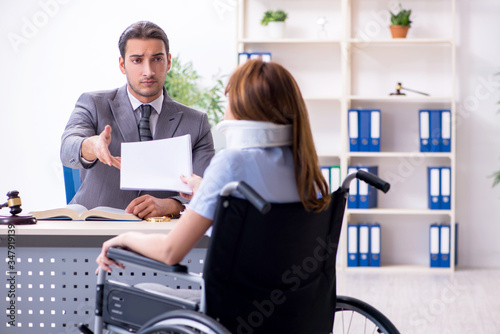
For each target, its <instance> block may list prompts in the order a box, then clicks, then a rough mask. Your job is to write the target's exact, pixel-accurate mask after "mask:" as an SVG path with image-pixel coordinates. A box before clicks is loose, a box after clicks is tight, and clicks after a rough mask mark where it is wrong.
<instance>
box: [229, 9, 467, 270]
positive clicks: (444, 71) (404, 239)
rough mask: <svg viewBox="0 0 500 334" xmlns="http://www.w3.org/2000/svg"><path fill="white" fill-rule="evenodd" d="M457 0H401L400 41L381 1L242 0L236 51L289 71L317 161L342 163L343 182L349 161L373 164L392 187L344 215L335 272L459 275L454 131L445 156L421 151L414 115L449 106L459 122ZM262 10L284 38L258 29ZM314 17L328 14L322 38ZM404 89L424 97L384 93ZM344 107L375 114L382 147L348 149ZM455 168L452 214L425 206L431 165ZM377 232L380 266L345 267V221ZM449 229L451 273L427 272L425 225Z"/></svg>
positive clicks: (427, 248)
mask: <svg viewBox="0 0 500 334" xmlns="http://www.w3.org/2000/svg"><path fill="white" fill-rule="evenodd" d="M455 1H456V0H433V1H431V0H406V1H405V2H404V4H403V6H404V8H407V9H412V11H413V12H412V21H413V23H412V28H411V29H410V32H409V34H408V36H407V38H406V39H392V38H391V36H390V32H389V28H388V25H389V13H388V11H387V10H388V9H389V6H397V5H398V3H399V2H396V1H392V2H391V1H389V2H388V1H382V0H376V1H373V0H311V1H307V2H305V1H299V0H288V1H286V0H238V2H237V8H238V9H237V13H238V19H237V43H236V44H237V52H236V53H238V52H271V54H272V59H273V60H274V61H277V62H279V63H281V64H283V65H284V66H285V67H286V68H287V69H289V70H290V72H291V73H292V74H293V75H294V77H295V79H296V80H297V82H298V84H299V87H300V88H301V91H302V94H303V96H304V98H305V100H306V104H307V107H308V110H309V115H310V121H311V126H312V129H313V136H314V141H315V145H316V149H317V152H318V154H319V157H320V164H322V165H339V166H340V168H341V176H342V178H343V177H345V176H346V174H347V168H348V166H350V165H358V166H359V165H365V166H366V165H375V166H379V176H381V177H382V178H385V179H387V180H388V181H390V182H391V184H392V188H391V191H389V193H387V194H385V195H384V194H381V193H380V194H379V196H378V198H379V201H378V203H379V205H378V207H377V208H375V209H347V210H346V214H345V219H344V224H343V231H342V235H341V245H340V248H339V253H340V254H339V258H338V259H339V261H338V262H339V266H340V267H341V268H342V269H343V270H347V271H354V272H356V271H366V270H368V271H375V272H376V271H380V270H383V271H386V270H389V271H399V270H403V271H408V270H414V271H432V272H450V271H454V270H455V246H456V243H455V238H456V234H457V231H456V228H455V222H456V216H455V203H454V202H455V198H456V196H455V191H456V181H455V166H456V145H455V138H456V129H455V127H454V126H452V134H451V152H448V153H445V152H420V149H419V145H418V139H419V130H418V126H419V121H418V110H420V109H448V110H450V111H451V116H452V124H453V120H455V119H456V102H455V94H456V89H455V81H456V70H455V68H456V46H455V34H456V27H455V24H456V23H455V18H456V4H455ZM268 9H283V10H285V11H286V12H288V14H289V16H288V19H287V22H286V25H287V27H286V33H285V36H284V38H282V39H269V38H267V37H266V32H265V28H264V27H262V26H260V19H261V16H262V14H263V13H264V12H265V11H266V10H268ZM318 18H325V19H326V20H327V24H326V26H325V28H326V29H325V30H326V31H327V35H324V34H320V26H319V25H318V24H317V20H318ZM397 82H402V83H403V86H404V87H408V88H411V89H414V90H418V91H423V92H426V93H429V94H430V96H423V95H419V94H415V93H412V92H405V93H406V94H407V95H406V96H389V93H390V92H393V91H394V90H395V88H396V83H397ZM350 108H357V109H380V110H381V113H382V121H381V151H380V152H350V151H349V138H348V116H347V111H348V110H349V109H350ZM430 166H449V167H451V209H450V210H430V209H428V208H427V196H428V195H427V194H428V191H427V184H428V180H427V167H430ZM348 222H353V223H362V222H363V223H366V222H370V223H379V224H380V225H381V226H382V266H381V267H364V268H354V267H347V260H346V258H347V223H348ZM435 222H438V223H447V224H450V228H451V240H450V246H451V249H450V258H451V259H450V260H451V261H450V267H449V268H430V267H429V226H430V224H431V223H435Z"/></svg>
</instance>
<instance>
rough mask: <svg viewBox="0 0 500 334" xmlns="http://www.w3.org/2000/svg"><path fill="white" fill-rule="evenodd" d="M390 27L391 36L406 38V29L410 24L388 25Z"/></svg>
mask: <svg viewBox="0 0 500 334" xmlns="http://www.w3.org/2000/svg"><path fill="white" fill-rule="evenodd" d="M389 28H391V35H392V38H406V34H408V30H409V29H410V26H404V27H403V26H395V25H392V26H389Z"/></svg>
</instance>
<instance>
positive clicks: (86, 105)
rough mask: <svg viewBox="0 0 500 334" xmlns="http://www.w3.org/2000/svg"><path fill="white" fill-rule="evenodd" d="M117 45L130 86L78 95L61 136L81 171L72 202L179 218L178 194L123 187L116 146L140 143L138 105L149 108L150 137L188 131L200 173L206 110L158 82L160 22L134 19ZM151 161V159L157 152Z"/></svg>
mask: <svg viewBox="0 0 500 334" xmlns="http://www.w3.org/2000/svg"><path fill="white" fill-rule="evenodd" d="M118 46H119V49H120V58H119V63H120V70H121V71H122V73H123V74H125V76H126V78H127V84H126V85H125V86H123V87H121V88H118V89H113V90H108V91H99V92H92V93H84V94H82V95H81V96H80V98H79V99H78V101H77V102H76V106H75V109H74V111H73V113H72V114H71V116H70V119H69V121H68V124H67V125H66V129H65V131H64V133H63V135H62V141H61V160H62V162H63V164H64V165H65V166H67V167H71V168H80V169H81V178H82V186H81V187H80V189H79V190H78V192H77V193H76V195H75V197H74V198H73V200H72V201H71V203H78V204H82V205H83V206H85V207H87V208H88V209H91V208H94V207H96V206H110V207H115V208H121V209H126V210H127V211H128V212H131V213H133V214H135V215H136V216H138V217H140V218H148V217H156V216H163V215H168V214H173V215H178V214H179V213H180V211H182V210H183V209H184V207H183V205H182V203H183V201H184V200H183V199H182V198H181V197H180V196H179V193H174V192H168V191H155V192H147V191H130V190H120V163H121V161H120V155H121V153H120V151H121V143H122V142H136V141H139V140H141V139H140V133H139V132H141V135H142V134H143V131H144V127H143V126H144V125H143V124H147V123H143V121H142V120H141V117H142V116H143V115H141V114H143V113H144V112H143V110H144V107H143V106H142V105H149V106H150V107H148V106H146V108H148V109H149V110H151V116H149V129H147V130H146V132H147V133H148V136H150V137H149V138H151V137H152V139H153V140H155V139H164V138H170V137H176V136H182V135H185V134H190V135H191V142H192V157H193V173H195V174H197V175H203V172H204V170H205V168H206V167H207V166H208V164H209V162H210V159H211V158H212V156H213V155H214V153H215V151H214V145H213V139H212V134H211V132H210V125H209V123H208V118H207V115H206V114H205V113H202V112H200V111H197V110H194V109H192V108H189V107H186V106H184V105H182V104H180V103H177V102H175V101H174V100H172V99H171V98H170V96H168V92H167V91H166V90H165V88H164V87H163V84H164V82H165V77H166V75H167V72H168V70H169V69H170V66H171V55H170V53H169V43H168V38H167V35H166V34H165V32H164V31H163V30H162V29H161V28H160V27H158V26H157V25H156V24H154V23H151V22H147V21H141V22H137V23H134V24H132V25H131V26H129V27H128V28H127V29H126V30H125V31H124V32H123V33H122V35H121V37H120V40H119V44H118ZM147 113H148V114H149V112H147ZM139 123H141V130H140V131H139ZM149 130H150V133H149ZM143 140H144V139H143ZM157 154H166V155H169V154H170V153H169V152H157ZM172 159H175V156H172ZM151 163H152V164H154V163H155V157H154V156H152V157H151ZM144 172H145V173H147V170H146V171H144Z"/></svg>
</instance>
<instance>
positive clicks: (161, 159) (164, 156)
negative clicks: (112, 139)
mask: <svg viewBox="0 0 500 334" xmlns="http://www.w3.org/2000/svg"><path fill="white" fill-rule="evenodd" d="M192 173H193V161H192V150H191V135H189V134H188V135H184V136H180V137H173V138H167V139H159V140H151V141H143V142H135V143H122V155H121V172H120V188H121V189H123V190H169V191H179V192H183V193H186V194H191V193H192V190H191V188H189V187H188V186H187V185H186V184H185V183H183V182H182V181H181V179H180V176H181V175H185V176H191V174H192Z"/></svg>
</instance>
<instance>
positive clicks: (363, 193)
mask: <svg viewBox="0 0 500 334" xmlns="http://www.w3.org/2000/svg"><path fill="white" fill-rule="evenodd" d="M358 169H361V170H364V171H365V172H369V173H372V174H375V175H378V167H377V166H363V167H358ZM377 196H378V194H377V189H375V187H372V186H370V185H368V183H366V182H365V181H358V208H359V209H371V208H376V207H377V199H378V197H377Z"/></svg>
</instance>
